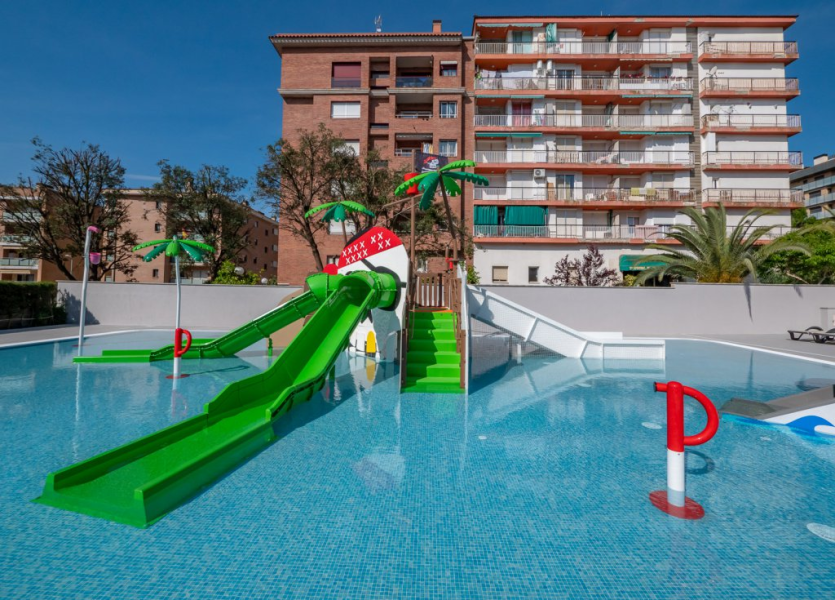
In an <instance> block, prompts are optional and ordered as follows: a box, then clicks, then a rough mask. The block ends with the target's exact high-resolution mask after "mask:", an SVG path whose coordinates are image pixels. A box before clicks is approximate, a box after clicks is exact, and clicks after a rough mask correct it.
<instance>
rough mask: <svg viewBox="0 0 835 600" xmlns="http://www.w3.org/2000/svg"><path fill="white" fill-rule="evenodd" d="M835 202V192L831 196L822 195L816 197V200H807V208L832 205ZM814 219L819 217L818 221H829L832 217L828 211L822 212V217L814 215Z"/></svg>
mask: <svg viewBox="0 0 835 600" xmlns="http://www.w3.org/2000/svg"><path fill="white" fill-rule="evenodd" d="M833 202H835V192H833V193H831V194H821V195H820V196H815V197H814V198H806V202H805V204H806V206H807V207H812V206H821V205H823V204H831V203H833ZM812 216H813V217H817V218H818V219H828V218H830V217H831V216H832V215H830V214H829V212H828V211H821V213H820V215H814V214H813V215H812Z"/></svg>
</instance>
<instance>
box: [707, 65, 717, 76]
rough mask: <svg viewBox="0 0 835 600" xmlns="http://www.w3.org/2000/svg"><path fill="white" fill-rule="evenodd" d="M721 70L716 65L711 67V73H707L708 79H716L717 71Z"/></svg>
mask: <svg viewBox="0 0 835 600" xmlns="http://www.w3.org/2000/svg"><path fill="white" fill-rule="evenodd" d="M718 69H719V67H717V66H716V65H714V66H712V67H710V71H708V72H707V76H708V77H716V71H717V70H718Z"/></svg>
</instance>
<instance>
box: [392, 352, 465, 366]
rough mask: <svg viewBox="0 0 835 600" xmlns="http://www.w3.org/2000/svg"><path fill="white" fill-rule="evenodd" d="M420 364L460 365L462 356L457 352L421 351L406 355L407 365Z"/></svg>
mask: <svg viewBox="0 0 835 600" xmlns="http://www.w3.org/2000/svg"><path fill="white" fill-rule="evenodd" d="M412 363H416V364H417V363H420V364H424V365H435V364H438V365H440V364H446V365H460V364H461V355H460V354H458V353H457V352H441V351H437V352H424V351H421V350H409V352H407V353H406V364H407V365H409V364H412Z"/></svg>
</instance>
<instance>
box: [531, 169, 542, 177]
mask: <svg viewBox="0 0 835 600" xmlns="http://www.w3.org/2000/svg"><path fill="white" fill-rule="evenodd" d="M533 176H534V179H542V178H543V177H545V169H534V170H533Z"/></svg>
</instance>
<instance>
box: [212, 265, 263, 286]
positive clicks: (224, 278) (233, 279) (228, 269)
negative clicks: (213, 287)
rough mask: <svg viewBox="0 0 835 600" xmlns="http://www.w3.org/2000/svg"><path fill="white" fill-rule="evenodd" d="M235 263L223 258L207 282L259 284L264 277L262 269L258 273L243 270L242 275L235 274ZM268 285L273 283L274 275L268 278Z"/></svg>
mask: <svg viewBox="0 0 835 600" xmlns="http://www.w3.org/2000/svg"><path fill="white" fill-rule="evenodd" d="M235 268H236V265H235V263H233V262H232V261H231V260H225V261H223V263H222V264H221V265H220V269H218V271H217V275H216V276H215V277H214V279H212V280H211V281H210V282H209V283H216V284H218V285H259V284H260V283H261V279H262V278H263V277H264V270H263V269H262V270H261V271H259V272H258V273H255V272H253V271H245V272H244V274H243V275H236V274H235ZM268 279H269V281H268V285H275V277H269V278H268Z"/></svg>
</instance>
